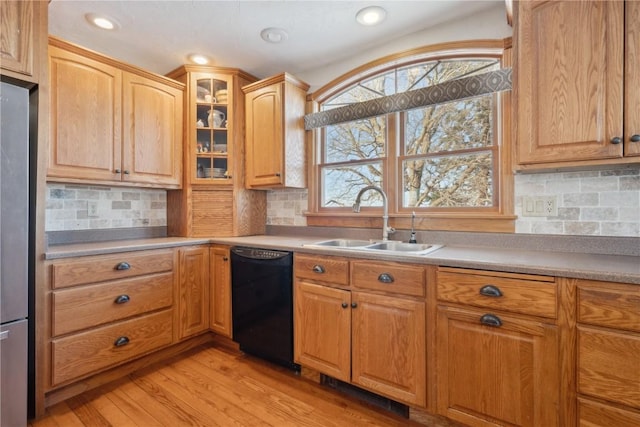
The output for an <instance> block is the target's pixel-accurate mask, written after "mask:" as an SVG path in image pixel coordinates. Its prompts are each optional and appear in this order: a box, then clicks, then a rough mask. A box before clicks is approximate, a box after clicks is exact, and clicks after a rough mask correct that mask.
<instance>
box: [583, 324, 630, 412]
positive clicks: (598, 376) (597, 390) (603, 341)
mask: <svg viewBox="0 0 640 427" xmlns="http://www.w3.org/2000/svg"><path fill="white" fill-rule="evenodd" d="M639 354H640V336H638V335H637V334H625V333H615V332H610V331H602V330H596V329H589V328H586V327H579V328H578V392H579V393H583V394H587V395H590V396H594V397H599V398H602V399H606V400H609V401H611V402H617V403H622V404H625V405H630V406H634V407H636V408H640V369H639V368H638V355H639Z"/></svg>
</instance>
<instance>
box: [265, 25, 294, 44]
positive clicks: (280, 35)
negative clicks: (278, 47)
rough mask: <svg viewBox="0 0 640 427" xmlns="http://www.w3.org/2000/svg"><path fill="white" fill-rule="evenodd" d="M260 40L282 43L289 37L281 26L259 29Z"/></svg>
mask: <svg viewBox="0 0 640 427" xmlns="http://www.w3.org/2000/svg"><path fill="white" fill-rule="evenodd" d="M260 37H262V40H264V41H266V42H269V43H282V42H283V41H285V40H287V39H288V38H289V34H287V32H286V31H285V30H283V29H282V28H273V27H272V28H265V29H264V30H262V31H260Z"/></svg>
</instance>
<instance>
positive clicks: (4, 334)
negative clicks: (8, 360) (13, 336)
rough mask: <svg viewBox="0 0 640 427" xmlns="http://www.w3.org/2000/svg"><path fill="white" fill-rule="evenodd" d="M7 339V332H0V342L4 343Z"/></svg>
mask: <svg viewBox="0 0 640 427" xmlns="http://www.w3.org/2000/svg"><path fill="white" fill-rule="evenodd" d="M7 338H9V331H2V332H0V341H4V340H6V339H7Z"/></svg>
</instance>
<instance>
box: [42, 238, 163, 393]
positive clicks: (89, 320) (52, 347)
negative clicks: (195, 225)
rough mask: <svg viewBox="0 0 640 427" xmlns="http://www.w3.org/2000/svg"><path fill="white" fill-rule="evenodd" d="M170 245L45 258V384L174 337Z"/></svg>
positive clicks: (107, 365) (105, 366)
mask: <svg viewBox="0 0 640 427" xmlns="http://www.w3.org/2000/svg"><path fill="white" fill-rule="evenodd" d="M174 263H175V257H174V252H173V251H172V250H150V251H141V252H135V253H122V254H117V255H97V256H86V257H77V258H71V259H66V260H57V261H52V262H50V265H49V269H48V275H49V286H48V288H49V290H48V292H47V293H48V297H47V300H48V301H49V304H50V305H49V306H48V308H47V309H46V311H47V312H48V313H50V316H47V315H44V316H43V317H42V318H43V319H51V320H45V322H47V323H48V326H47V327H46V328H44V330H47V331H50V334H49V336H48V337H47V339H46V340H45V341H46V348H47V349H48V350H47V351H45V352H43V354H47V355H48V356H47V359H46V360H45V361H44V363H45V364H46V366H47V369H46V372H49V378H47V379H46V380H45V382H46V386H45V390H47V391H50V390H53V389H56V388H59V387H61V386H64V385H66V384H68V383H70V382H73V381H76V380H79V379H81V378H83V377H86V376H88V375H93V374H96V373H98V372H101V371H104V370H106V369H108V368H111V367H114V366H117V365H119V364H122V363H124V362H127V361H129V360H132V359H135V358H137V357H140V356H142V355H144V354H147V353H150V352H152V351H155V350H158V349H160V348H162V347H165V346H168V345H170V344H171V343H172V342H173V327H172V325H173V322H172V320H173V304H174V297H173V295H174V288H175V286H174Z"/></svg>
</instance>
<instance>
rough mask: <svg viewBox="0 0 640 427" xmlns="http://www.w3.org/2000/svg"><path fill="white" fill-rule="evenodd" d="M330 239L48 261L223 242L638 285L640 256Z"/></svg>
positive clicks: (129, 243)
mask: <svg viewBox="0 0 640 427" xmlns="http://www.w3.org/2000/svg"><path fill="white" fill-rule="evenodd" d="M321 240H329V238H326V237H296V236H283V235H262V236H245V237H230V238H201V239H198V238H182V237H160V238H151V239H138V240H119V241H111V242H99V243H76V244H69V245H58V246H50V247H49V249H48V250H47V252H46V254H45V259H48V260H53V259H60V258H69V257H75V256H85V255H99V254H108V253H118V252H127V251H137V250H145V249H159V248H167V247H178V246H186V245H196V244H208V243H219V244H227V245H242V246H252V247H257V248H267V249H281V250H291V251H295V252H301V253H302V252H304V253H313V254H318V255H339V256H345V257H356V258H369V259H378V260H388V261H404V262H413V263H420V264H431V265H440V266H447V267H464V268H475V269H483V270H495V271H505V272H513V273H527V274H540V275H548V276H558V277H570V278H581V279H592V280H603V281H612V282H621V283H632V284H640V256H633V255H605V254H592V253H576V252H561V251H542V250H527V249H523V250H518V249H513V248H500V247H492V246H479V245H477V246H470V245H469V246H468V245H463V244H459V243H454V244H447V245H445V246H444V247H442V248H440V249H438V250H436V251H434V252H431V253H429V254H427V255H420V256H419V255H409V254H407V253H402V254H399V255H395V254H388V253H371V252H366V253H363V252H362V251H353V250H348V249H340V248H316V247H307V246H304V245H307V244H311V243H314V242H317V241H321Z"/></svg>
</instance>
